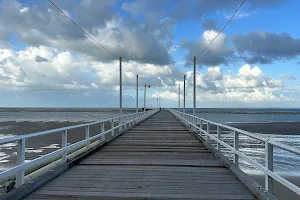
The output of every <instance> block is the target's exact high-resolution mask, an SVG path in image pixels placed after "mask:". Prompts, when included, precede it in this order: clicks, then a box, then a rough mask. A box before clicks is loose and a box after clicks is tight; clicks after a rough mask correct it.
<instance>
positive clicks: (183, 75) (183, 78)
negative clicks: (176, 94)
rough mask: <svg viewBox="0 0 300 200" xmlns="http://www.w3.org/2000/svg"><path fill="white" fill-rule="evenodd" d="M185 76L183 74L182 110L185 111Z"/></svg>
mask: <svg viewBox="0 0 300 200" xmlns="http://www.w3.org/2000/svg"><path fill="white" fill-rule="evenodd" d="M185 77H186V75H183V112H184V113H185Z"/></svg>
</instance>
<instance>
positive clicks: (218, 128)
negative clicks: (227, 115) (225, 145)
mask: <svg viewBox="0 0 300 200" xmlns="http://www.w3.org/2000/svg"><path fill="white" fill-rule="evenodd" d="M217 138H218V141H217V149H218V151H221V144H220V142H219V140H221V127H220V126H219V125H217Z"/></svg>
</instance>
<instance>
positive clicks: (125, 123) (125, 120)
mask: <svg viewBox="0 0 300 200" xmlns="http://www.w3.org/2000/svg"><path fill="white" fill-rule="evenodd" d="M126 128H127V117H126V116H124V130H126Z"/></svg>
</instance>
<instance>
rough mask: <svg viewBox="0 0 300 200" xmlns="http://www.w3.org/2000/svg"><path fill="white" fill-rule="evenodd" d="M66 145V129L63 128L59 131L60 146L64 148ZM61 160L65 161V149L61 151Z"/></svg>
mask: <svg viewBox="0 0 300 200" xmlns="http://www.w3.org/2000/svg"><path fill="white" fill-rule="evenodd" d="M67 145H68V130H64V131H62V132H61V148H65V147H67ZM61 159H62V162H63V163H64V162H66V161H67V151H63V152H62V153H61Z"/></svg>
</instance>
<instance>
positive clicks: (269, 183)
mask: <svg viewBox="0 0 300 200" xmlns="http://www.w3.org/2000/svg"><path fill="white" fill-rule="evenodd" d="M265 151H266V155H265V159H266V168H267V169H269V170H270V171H273V146H272V145H271V144H270V143H268V142H265ZM265 187H266V190H267V191H268V192H270V193H271V194H273V178H272V177H270V176H268V175H267V174H266V177H265Z"/></svg>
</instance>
